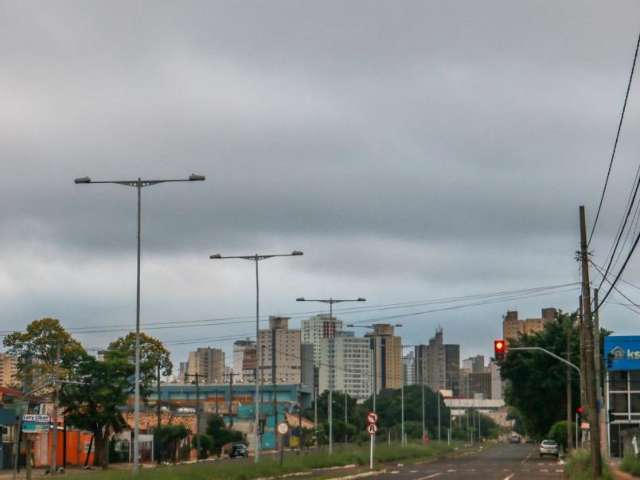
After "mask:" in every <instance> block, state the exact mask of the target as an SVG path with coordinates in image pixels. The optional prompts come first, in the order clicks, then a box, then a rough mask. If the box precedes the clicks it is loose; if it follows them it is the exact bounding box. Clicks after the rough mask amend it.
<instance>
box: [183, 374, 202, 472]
mask: <svg viewBox="0 0 640 480" xmlns="http://www.w3.org/2000/svg"><path fill="white" fill-rule="evenodd" d="M184 376H185V377H193V378H195V381H194V383H195V385H196V451H197V453H196V462H198V461H199V460H200V377H202V376H203V375H200V374H199V373H198V372H196V373H185V374H184Z"/></svg>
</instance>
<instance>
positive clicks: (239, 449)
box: [229, 443, 249, 458]
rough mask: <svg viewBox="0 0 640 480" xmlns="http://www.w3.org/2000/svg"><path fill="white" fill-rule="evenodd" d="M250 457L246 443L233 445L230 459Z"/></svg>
mask: <svg viewBox="0 0 640 480" xmlns="http://www.w3.org/2000/svg"><path fill="white" fill-rule="evenodd" d="M248 456H249V449H248V448H247V446H246V445H245V444H244V443H234V444H233V445H231V451H230V452H229V458H236V457H248Z"/></svg>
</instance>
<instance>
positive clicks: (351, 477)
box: [327, 468, 387, 480]
mask: <svg viewBox="0 0 640 480" xmlns="http://www.w3.org/2000/svg"><path fill="white" fill-rule="evenodd" d="M383 473H387V469H386V468H384V469H382V470H372V471H370V472H362V473H355V474H353V475H347V476H345V477H335V478H328V479H327V480H354V479H356V478H366V477H373V476H374V475H382V474H383Z"/></svg>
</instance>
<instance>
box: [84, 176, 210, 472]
mask: <svg viewBox="0 0 640 480" xmlns="http://www.w3.org/2000/svg"><path fill="white" fill-rule="evenodd" d="M204 180H205V177H204V176H202V175H196V174H191V175H190V176H189V178H182V179H142V178H140V177H138V178H137V179H136V180H100V181H94V180H91V178H90V177H81V178H76V179H75V180H74V183H75V184H76V185H89V184H97V183H100V184H102V183H109V184H115V185H123V186H125V187H133V188H135V189H136V193H137V201H138V214H137V217H138V218H137V219H138V232H137V244H138V245H137V246H138V252H137V262H136V341H135V374H134V414H133V421H134V432H133V472H134V473H136V474H137V473H138V470H139V468H140V253H141V247H142V189H143V188H144V187H150V186H153V185H157V184H159V183H175V182H202V181H204Z"/></svg>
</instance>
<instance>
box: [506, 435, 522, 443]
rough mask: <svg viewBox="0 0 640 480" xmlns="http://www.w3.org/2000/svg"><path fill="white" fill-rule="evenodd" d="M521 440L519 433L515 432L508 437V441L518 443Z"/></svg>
mask: <svg viewBox="0 0 640 480" xmlns="http://www.w3.org/2000/svg"><path fill="white" fill-rule="evenodd" d="M521 440H522V439H521V438H520V435H518V434H517V433H513V434H511V437H509V443H520V441H521Z"/></svg>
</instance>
